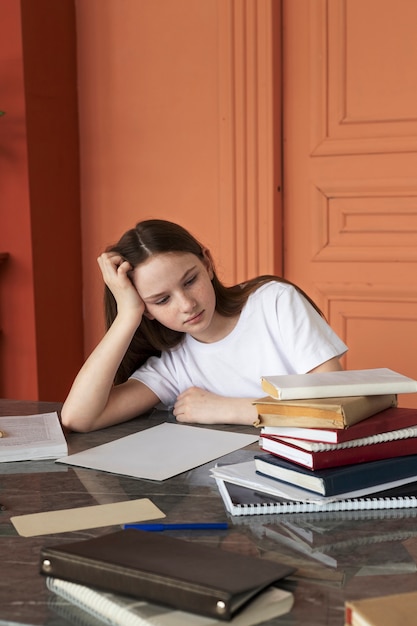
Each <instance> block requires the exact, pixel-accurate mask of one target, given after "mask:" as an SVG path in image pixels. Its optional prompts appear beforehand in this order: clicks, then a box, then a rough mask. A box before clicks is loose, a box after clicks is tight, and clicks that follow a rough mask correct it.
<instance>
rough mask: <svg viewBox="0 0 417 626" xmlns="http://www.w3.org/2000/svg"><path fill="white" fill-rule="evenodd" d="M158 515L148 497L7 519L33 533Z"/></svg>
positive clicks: (25, 532) (25, 533)
mask: <svg viewBox="0 0 417 626" xmlns="http://www.w3.org/2000/svg"><path fill="white" fill-rule="evenodd" d="M162 517H165V513H162V511H161V510H160V509H158V507H157V506H155V504H154V503H153V502H151V501H150V500H149V499H148V498H140V499H139V500H128V501H126V502H114V503H111V504H96V505H93V506H84V507H79V508H75V509H62V510H60V511H47V512H45V513H30V514H29V515H16V516H14V517H11V518H10V521H11V522H12V524H13V526H14V527H15V529H16V530H17V532H18V533H19V535H21V536H22V537H36V536H38V535H50V534H53V533H64V532H69V531H74V530H85V529H87V528H102V527H103V526H114V525H115V524H133V523H135V522H143V521H145V520H153V519H160V518H162Z"/></svg>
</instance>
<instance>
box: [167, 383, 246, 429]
mask: <svg viewBox="0 0 417 626" xmlns="http://www.w3.org/2000/svg"><path fill="white" fill-rule="evenodd" d="M173 413H174V415H175V417H176V419H177V421H178V422H187V423H195V424H216V423H217V424H250V425H252V424H254V422H255V421H256V420H257V418H258V413H257V410H256V407H255V406H254V404H253V400H251V399H250V398H227V397H225V396H218V395H217V394H215V393H210V392H209V391H206V390H205V389H200V388H199V387H190V388H189V389H187V390H186V391H183V393H181V394H180V395H179V396H178V398H177V401H176V403H175V405H174V408H173Z"/></svg>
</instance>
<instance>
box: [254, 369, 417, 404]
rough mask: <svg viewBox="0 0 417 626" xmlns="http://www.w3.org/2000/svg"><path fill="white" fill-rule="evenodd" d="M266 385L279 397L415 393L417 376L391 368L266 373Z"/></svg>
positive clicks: (264, 386)
mask: <svg viewBox="0 0 417 626" xmlns="http://www.w3.org/2000/svg"><path fill="white" fill-rule="evenodd" d="M261 384H262V388H263V390H264V391H265V393H267V394H268V395H270V396H272V397H273V398H277V399H278V400H300V399H309V398H337V397H340V396H372V395H385V394H390V393H392V394H400V393H415V392H417V380H414V379H412V378H409V377H408V376H404V375H403V374H399V373H398V372H394V371H393V370H390V369H388V368H384V367H381V368H376V369H363V370H340V371H335V372H316V373H312V374H285V375H282V376H272V375H265V376H263V377H262V379H261Z"/></svg>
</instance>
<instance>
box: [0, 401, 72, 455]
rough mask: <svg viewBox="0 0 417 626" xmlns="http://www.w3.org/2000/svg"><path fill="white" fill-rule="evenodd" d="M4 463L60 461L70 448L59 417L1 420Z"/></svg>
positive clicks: (39, 416)
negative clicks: (39, 460) (44, 460)
mask: <svg viewBox="0 0 417 626" xmlns="http://www.w3.org/2000/svg"><path fill="white" fill-rule="evenodd" d="M0 431H1V433H2V437H1V438H0V462H2V463H4V462H6V461H33V460H36V459H57V458H58V457H60V456H63V455H65V454H68V446H67V442H66V439H65V436H64V433H63V431H62V427H61V424H60V421H59V419H58V414H57V413H40V414H38V415H12V416H8V417H0Z"/></svg>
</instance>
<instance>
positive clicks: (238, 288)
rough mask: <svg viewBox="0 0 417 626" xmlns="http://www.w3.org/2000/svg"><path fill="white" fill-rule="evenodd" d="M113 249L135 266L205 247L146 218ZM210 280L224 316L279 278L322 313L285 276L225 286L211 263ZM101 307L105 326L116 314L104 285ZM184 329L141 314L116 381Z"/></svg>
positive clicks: (174, 340) (168, 344)
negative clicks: (158, 255)
mask: <svg viewBox="0 0 417 626" xmlns="http://www.w3.org/2000/svg"><path fill="white" fill-rule="evenodd" d="M107 251H108V252H116V253H117V254H120V256H121V257H122V258H123V259H124V260H125V261H128V263H130V265H131V266H132V268H135V267H137V266H138V265H140V264H141V263H143V262H144V261H146V260H147V259H148V258H149V257H151V256H153V255H155V254H161V253H164V252H189V253H191V254H194V255H195V256H196V257H198V258H199V259H200V260H201V261H204V259H205V256H204V251H205V247H204V246H203V245H202V244H201V243H200V242H199V241H198V240H197V239H196V238H195V237H193V235H191V233H189V232H188V231H187V230H185V228H183V227H182V226H179V225H178V224H175V223H173V222H169V221H166V220H159V219H153V220H145V221H143V222H139V223H138V224H137V225H136V226H135V228H132V229H130V230H128V231H127V232H126V233H125V234H124V235H123V236H122V237H121V239H120V240H119V241H118V242H117V243H116V244H114V245H112V246H110V247H109V248H108V249H107ZM212 270H213V278H212V284H213V288H214V292H215V294H216V311H217V312H218V313H219V314H220V315H223V316H224V317H232V316H234V315H237V314H239V313H240V312H241V311H242V308H243V306H244V305H245V303H246V301H247V299H248V297H249V296H250V294H251V293H253V292H254V291H256V290H257V289H258V288H259V287H260V286H261V285H263V284H265V283H267V282H271V281H273V280H274V281H278V282H281V283H286V284H289V285H293V286H294V287H295V288H296V289H297V290H298V291H299V292H300V293H301V294H302V295H303V296H304V297H305V298H306V299H307V300H308V301H309V302H310V304H311V305H312V306H313V307H314V308H315V309H316V310H317V311H318V312H319V313H320V315H322V313H321V311H320V309H319V308H318V307H317V305H316V304H315V303H314V302H313V300H312V299H311V298H310V297H309V296H308V295H307V294H306V293H305V292H304V291H303V290H302V289H300V288H299V287H297V285H294V284H293V283H291V282H290V281H288V280H285V279H284V278H281V277H278V276H273V275H263V276H258V277H256V278H252V279H251V280H248V281H246V282H245V283H243V284H238V285H233V286H231V287H227V286H225V285H223V283H222V282H221V281H220V280H219V278H218V276H217V274H216V271H215V268H214V266H213V267H212ZM104 307H105V316H106V327H107V329H108V328H109V327H110V326H111V324H112V323H113V321H114V319H115V317H116V314H117V306H116V300H115V299H114V296H113V294H112V293H111V291H110V289H109V288H108V287H107V286H106V287H105V292H104ZM183 336H184V333H181V332H178V331H174V330H171V329H169V328H167V327H166V326H163V325H162V324H161V323H160V322H158V321H157V320H155V319H152V320H150V319H148V318H147V317H145V316H143V318H142V321H141V323H140V325H139V326H138V328H137V329H136V332H135V334H134V336H133V338H132V341H131V343H130V346H129V348H128V349H127V351H126V354H125V356H124V357H123V359H122V362H121V364H120V366H119V369H118V372H117V374H116V378H115V383H116V384H119V383H121V382H124V381H125V380H127V379H128V378H129V376H130V375H131V374H132V373H133V372H134V371H135V370H136V369H137V368H138V367H140V366H141V365H142V364H143V363H144V362H145V361H146V360H147V359H148V358H149V357H150V356H159V355H160V354H161V352H163V351H164V350H170V349H172V348H174V347H175V346H176V345H178V344H179V343H180V341H181V340H182V338H183Z"/></svg>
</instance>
